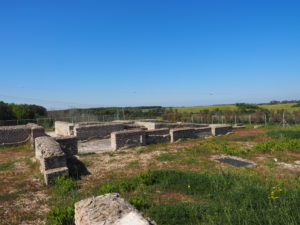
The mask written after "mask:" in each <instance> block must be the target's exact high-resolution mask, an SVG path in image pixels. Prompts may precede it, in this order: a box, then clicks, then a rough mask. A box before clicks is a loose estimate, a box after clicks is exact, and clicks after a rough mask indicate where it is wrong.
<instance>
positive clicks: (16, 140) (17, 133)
mask: <svg viewBox="0 0 300 225" xmlns="http://www.w3.org/2000/svg"><path fill="white" fill-rule="evenodd" d="M30 135H31V129H30V127H27V126H25V125H19V126H3V127H2V126H1V127H0V144H1V145H5V146H6V145H13V144H21V143H25V142H27V141H29V140H30Z"/></svg>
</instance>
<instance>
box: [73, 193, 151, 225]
mask: <svg viewBox="0 0 300 225" xmlns="http://www.w3.org/2000/svg"><path fill="white" fill-rule="evenodd" d="M74 207H75V225H156V223H155V222H154V221H151V220H150V219H147V218H144V217H143V215H142V214H141V213H140V212H139V211H138V210H137V209H136V208H135V207H134V206H132V205H131V204H130V203H129V202H128V201H127V200H125V199H124V198H123V197H122V196H121V195H120V194H118V193H109V194H105V195H100V196H96V197H91V198H88V199H84V200H81V201H79V202H77V203H75V205H74Z"/></svg>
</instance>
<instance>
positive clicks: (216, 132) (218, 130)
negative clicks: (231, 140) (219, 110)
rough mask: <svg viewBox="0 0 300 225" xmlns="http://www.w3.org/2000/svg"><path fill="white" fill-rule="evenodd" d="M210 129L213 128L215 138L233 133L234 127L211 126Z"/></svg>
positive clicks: (223, 125)
mask: <svg viewBox="0 0 300 225" xmlns="http://www.w3.org/2000/svg"><path fill="white" fill-rule="evenodd" d="M209 127H210V128H211V133H212V135H214V136H217V135H223V134H227V133H229V132H232V126H231V125H225V124H210V125H209Z"/></svg>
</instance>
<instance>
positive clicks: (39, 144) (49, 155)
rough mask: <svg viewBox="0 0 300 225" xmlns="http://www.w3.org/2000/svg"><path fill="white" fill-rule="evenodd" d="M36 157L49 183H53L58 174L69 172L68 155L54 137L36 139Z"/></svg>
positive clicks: (46, 181)
mask: <svg viewBox="0 0 300 225" xmlns="http://www.w3.org/2000/svg"><path fill="white" fill-rule="evenodd" d="M35 157H36V158H37V159H38V160H39V161H40V164H41V167H40V169H41V172H42V173H43V174H44V179H45V183H46V184H47V185H49V184H53V183H54V181H55V178H57V177H58V176H61V175H68V174H69V170H68V168H67V161H66V155H65V153H64V152H63V151H62V150H61V148H60V145H59V143H57V142H56V141H55V140H54V139H53V138H51V137H47V136H44V137H38V138H36V139H35Z"/></svg>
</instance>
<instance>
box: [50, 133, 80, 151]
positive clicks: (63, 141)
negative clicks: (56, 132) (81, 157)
mask: <svg viewBox="0 0 300 225" xmlns="http://www.w3.org/2000/svg"><path fill="white" fill-rule="evenodd" d="M55 141H56V142H58V143H59V145H60V148H61V150H62V151H63V152H64V153H65V154H66V156H73V155H77V154H78V144H77V142H78V139H77V138H76V137H75V136H67V137H56V138H55Z"/></svg>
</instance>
